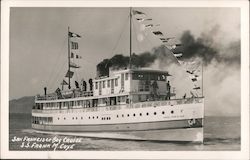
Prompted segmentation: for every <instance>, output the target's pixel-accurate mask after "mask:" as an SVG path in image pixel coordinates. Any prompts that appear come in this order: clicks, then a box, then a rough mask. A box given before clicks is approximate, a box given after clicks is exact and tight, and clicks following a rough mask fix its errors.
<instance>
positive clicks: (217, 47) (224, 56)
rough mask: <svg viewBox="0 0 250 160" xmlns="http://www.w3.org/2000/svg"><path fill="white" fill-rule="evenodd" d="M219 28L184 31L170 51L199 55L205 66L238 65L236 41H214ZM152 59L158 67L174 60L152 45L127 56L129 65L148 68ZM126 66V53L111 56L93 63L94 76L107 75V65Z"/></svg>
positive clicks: (118, 67)
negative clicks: (148, 48) (207, 30)
mask: <svg viewBox="0 0 250 160" xmlns="http://www.w3.org/2000/svg"><path fill="white" fill-rule="evenodd" d="M218 32H219V27H218V26H215V27H214V28H212V30H211V31H209V32H207V33H202V34H201V36H199V37H198V38H195V36H194V35H192V33H191V32H190V31H184V32H183V34H182V35H181V37H180V42H181V44H182V45H181V46H180V47H177V48H175V49H173V50H172V52H173V53H183V56H182V57H181V60H187V61H189V60H191V59H196V58H199V59H201V60H202V61H203V64H204V65H209V64H210V63H211V62H212V61H216V62H218V63H225V64H237V65H238V66H239V64H240V40H236V41H232V42H230V43H229V44H227V45H226V46H223V45H222V44H221V43H220V42H218V41H216V39H215V37H216V33H218ZM155 60H158V61H159V65H160V66H159V67H160V68H161V66H162V67H165V66H167V65H169V64H171V63H176V62H177V61H176V59H175V57H174V56H173V55H172V53H171V51H170V50H168V49H167V48H166V47H165V46H164V45H161V46H158V47H155V48H153V49H152V51H151V52H143V53H139V54H135V53H133V54H132V56H131V64H132V68H137V67H149V66H151V65H152V64H153V63H154V62H155ZM128 65H129V56H124V55H122V54H117V55H114V56H113V57H112V58H110V59H104V60H103V61H101V62H100V63H99V64H98V65H97V73H98V76H107V75H108V74H109V68H112V69H122V68H123V69H125V68H127V67H128Z"/></svg>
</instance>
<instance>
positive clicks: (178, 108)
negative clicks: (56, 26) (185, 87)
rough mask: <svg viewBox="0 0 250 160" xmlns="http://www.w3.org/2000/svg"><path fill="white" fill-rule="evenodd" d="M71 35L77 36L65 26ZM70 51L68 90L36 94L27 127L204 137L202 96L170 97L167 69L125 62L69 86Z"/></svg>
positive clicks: (151, 137) (143, 137)
mask: <svg viewBox="0 0 250 160" xmlns="http://www.w3.org/2000/svg"><path fill="white" fill-rule="evenodd" d="M130 17H131V12H130ZM72 36H75V37H79V35H77V34H75V35H73V33H72V32H70V31H69V37H72ZM69 44H70V41H69ZM71 45H73V43H72V44H71ZM75 47H76V46H75ZM77 47H78V46H77ZM69 48H70V46H69ZM130 52H131V51H130ZM71 54H72V53H71V52H70V50H69V55H68V57H69V70H68V73H67V77H68V79H69V82H68V90H63V89H62V90H60V89H59V88H58V89H57V91H56V92H55V93H51V94H47V93H46V92H45V94H44V95H38V96H36V98H35V106H34V107H33V109H32V128H34V129H37V130H42V131H53V132H81V133H85V135H86V136H88V137H103V138H122V139H136V140H162V141H194V142H203V118H204V98H203V97H202V96H201V97H199V96H192V97H182V98H173V95H174V93H172V92H171V86H170V84H169V80H168V77H169V76H171V75H170V74H169V73H168V72H167V71H162V70H153V69H149V68H133V67H131V63H129V66H128V68H123V69H119V70H114V69H110V70H109V74H108V75H107V76H100V77H97V78H95V79H93V80H92V79H90V80H89V85H88V84H87V83H86V82H85V81H83V82H82V83H81V85H80V86H79V85H78V84H76V88H72V87H71V86H70V78H71V77H72V76H71V75H70V74H71V71H70V68H71V67H72V66H74V68H77V65H72V62H71V61H70V57H71ZM130 57H131V56H130ZM130 61H131V59H130ZM65 84H67V83H66V82H65ZM62 87H63V85H62Z"/></svg>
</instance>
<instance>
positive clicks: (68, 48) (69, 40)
mask: <svg viewBox="0 0 250 160" xmlns="http://www.w3.org/2000/svg"><path fill="white" fill-rule="evenodd" d="M67 36H68V67H69V68H68V73H69V75H68V76H69V87H68V88H69V89H70V88H71V87H70V36H69V27H68V33H67Z"/></svg>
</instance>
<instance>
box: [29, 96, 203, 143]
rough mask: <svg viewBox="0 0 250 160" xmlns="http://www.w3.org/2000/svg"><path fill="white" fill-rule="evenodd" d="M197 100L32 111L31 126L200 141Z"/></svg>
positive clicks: (63, 131)
mask: <svg viewBox="0 0 250 160" xmlns="http://www.w3.org/2000/svg"><path fill="white" fill-rule="evenodd" d="M191 100H192V101H191ZM198 100H199V99H198ZM201 100H202V99H201ZM189 101H191V102H192V103H187V102H189ZM180 102H181V103H180ZM201 102H202V101H197V99H189V100H185V99H184V100H171V101H161V102H143V103H137V104H133V105H131V106H130V105H119V106H107V107H106V106H105V107H93V108H76V109H65V110H33V112H32V116H33V119H32V122H33V123H32V128H33V129H36V130H38V131H39V132H49V133H57V134H59V133H60V134H69V133H70V134H72V133H74V134H77V135H79V136H85V137H96V138H113V139H130V140H154V141H188V142H201V143H202V142H203V118H204V110H203V109H204V107H203V103H201ZM49 118H51V119H52V121H49Z"/></svg>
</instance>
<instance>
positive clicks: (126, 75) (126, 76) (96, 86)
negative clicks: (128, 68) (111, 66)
mask: <svg viewBox="0 0 250 160" xmlns="http://www.w3.org/2000/svg"><path fill="white" fill-rule="evenodd" d="M122 76H123V77H124V73H122ZM125 80H128V73H125ZM98 83H99V87H100V88H101V87H102V88H106V80H104V81H100V82H95V89H98ZM114 83H115V86H118V79H117V78H116V79H111V80H107V87H108V88H109V87H110V85H111V86H112V87H113V85H114Z"/></svg>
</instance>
